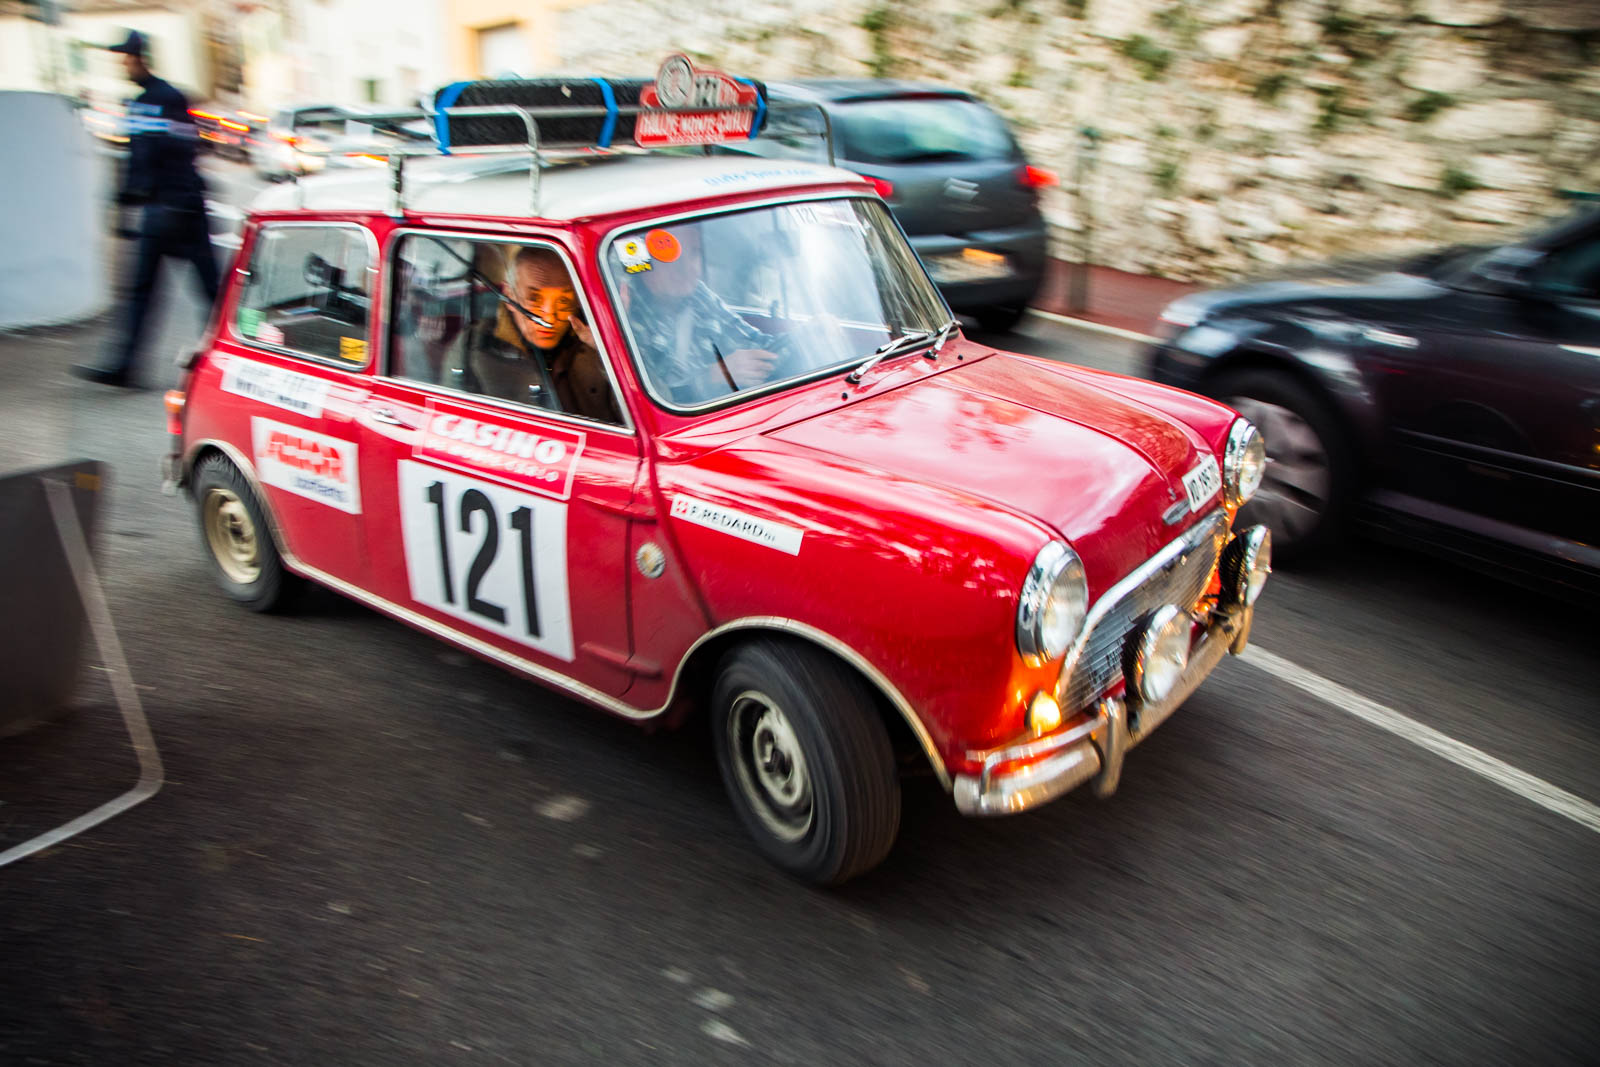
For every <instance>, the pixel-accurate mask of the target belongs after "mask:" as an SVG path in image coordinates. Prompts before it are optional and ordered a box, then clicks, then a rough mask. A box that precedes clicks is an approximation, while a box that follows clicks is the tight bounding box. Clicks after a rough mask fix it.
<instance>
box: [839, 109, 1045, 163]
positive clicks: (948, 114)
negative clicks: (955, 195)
mask: <svg viewBox="0 0 1600 1067" xmlns="http://www.w3.org/2000/svg"><path fill="white" fill-rule="evenodd" d="M833 124H834V128H835V130H836V131H837V135H838V140H839V148H840V152H841V153H842V154H843V156H844V158H845V159H847V160H853V161H855V162H857V163H888V164H894V163H935V162H938V161H940V160H953V159H983V160H989V159H1013V158H1016V156H1017V155H1018V152H1017V144H1016V141H1015V140H1013V139H1012V137H1011V132H1010V131H1009V130H1007V129H1006V125H1005V123H1004V122H1003V121H1002V120H1001V118H1000V116H999V115H996V114H995V113H994V112H993V111H990V110H989V109H988V108H987V107H984V106H983V105H982V104H980V103H978V102H976V101H974V100H962V99H959V98H956V97H909V98H901V99H890V100H858V101H855V102H853V103H847V104H840V105H839V106H838V108H837V110H836V111H835V112H834V113H833Z"/></svg>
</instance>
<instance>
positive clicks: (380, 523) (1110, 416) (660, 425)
mask: <svg viewBox="0 0 1600 1067" xmlns="http://www.w3.org/2000/svg"><path fill="white" fill-rule="evenodd" d="M552 101H553V103H552ZM437 104H438V107H437V122H438V128H439V141H440V144H441V146H442V147H443V148H446V149H448V150H449V151H450V152H451V153H453V154H454V155H455V156H456V157H457V158H429V159H415V158H412V159H408V158H406V157H404V156H398V155H397V156H395V157H393V158H392V160H391V168H390V171H389V172H388V173H387V174H385V173H383V172H368V173H362V172H351V173H347V174H341V175H325V176H322V177H319V178H313V179H309V180H306V181H304V182H302V183H300V184H299V185H298V186H296V187H281V188H279V189H275V190H272V191H270V192H268V193H267V194H266V195H265V197H264V199H263V200H262V201H261V202H260V203H258V204H257V205H256V208H255V210H254V211H253V212H252V213H251V215H250V217H249V219H248V222H247V225H246V227H245V231H244V236H243V244H242V247H241V250H240V252H239V257H238V261H237V266H236V268H235V270H234V271H233V272H232V274H231V276H230V278H229V280H228V284H227V286H226V290H225V293H224V295H223V297H222V300H221V305H220V308H219V311H218V314H217V319H216V322H215V324H214V326H213V332H212V334H211V335H210V336H208V338H207V340H206V343H205V344H204V345H203V346H202V348H201V349H200V350H199V352H198V353H197V354H196V355H195V356H193V357H192V358H191V359H190V360H188V370H187V375H186V378H185V380H184V383H183V388H182V390H181V391H178V390H175V391H174V392H173V393H171V394H169V396H168V411H169V429H170V431H171V432H172V433H173V435H174V438H173V440H174V447H173V451H172V455H171V457H170V460H169V475H170V477H171V480H172V481H173V482H175V483H177V484H181V485H183V486H185V487H186V488H187V490H188V492H189V494H190V495H191V496H192V498H193V500H194V501H195V505H196V508H197V512H198V516H199V522H200V529H201V533H202V538H203V541H204V544H205V545H206V546H207V548H208V550H209V552H210V553H211V555H212V556H213V557H214V559H215V563H216V567H217V572H218V575H219V579H220V581H221V584H222V587H223V588H224V589H225V590H226V591H227V592H228V594H229V595H230V596H232V597H234V598H235V599H237V600H239V601H240V602H242V603H244V604H246V605H247V606H250V607H252V608H256V609H267V608H271V607H275V606H279V605H281V604H282V603H283V602H284V598H285V595H286V594H287V593H289V592H290V591H291V590H292V588H293V587H294V585H295V584H296V583H298V582H300V581H303V580H306V579H309V580H311V581H315V582H319V583H321V584H323V585H326V586H329V587H331V588H333V589H335V590H338V591H339V592H341V593H343V594H345V595H347V596H349V597H352V598H354V599H356V600H359V601H361V602H363V603H366V604H369V605H371V606H373V607H374V608H376V609H378V610H380V611H382V612H385V613H387V614H389V615H391V616H393V617H394V618H397V619H400V620H401V621H403V622H406V623H408V624H409V625H411V626H413V627H415V628H417V629H419V630H422V631H425V632H427V633H431V634H434V635H437V636H438V637H440V638H442V639H444V640H446V641H448V642H451V643H452V644H454V645H457V646H459V647H461V648H463V649H466V650H468V651H470V652H472V653H474V654H476V655H478V656H481V657H483V658H485V659H489V660H492V661H495V662H498V663H500V664H502V665H504V666H506V667H508V668H510V669H511V670H513V671H516V672H518V673H520V674H523V675H525V676H527V677H529V678H531V679H534V680H536V681H539V682H542V683H544V684H545V685H547V686H550V687H552V688H554V689H556V690H558V691H560V692H562V693H566V694H568V695H570V696H573V697H576V698H578V699H581V700H583V701H586V702H588V703H590V704H592V705H595V706H597V707H600V708H602V709H605V710H607V711H610V712H613V713H615V714H618V715H621V716H624V717H627V718H630V719H637V720H659V721H661V722H664V723H669V724H671V723H676V722H679V721H681V720H683V719H684V718H685V717H686V716H687V715H689V714H691V713H694V712H700V713H703V714H706V715H708V716H710V719H711V723H712V730H711V733H712V736H713V738H714V740H715V745H716V749H717V756H718V762H719V765H720V768H721V771H722V774H723V777H724V779H725V781H726V784H727V789H728V793H729V795H730V797H731V798H732V801H733V804H734V806H735V808H736V810H737V812H738V814H739V816H740V818H741V820H742V822H743V823H744V825H745V826H746V827H747V829H748V830H749V832H750V833H751V835H752V836H753V838H754V839H755V841H756V842H757V844H758V845H759V846H760V848H761V849H762V851H763V852H765V853H766V854H767V855H768V856H769V857H770V858H771V859H772V860H774V861H775V862H776V863H777V864H779V865H780V866H782V867H783V868H785V869H786V870H788V871H790V872H792V873H794V874H795V875H797V876H799V877H801V878H803V879H806V880H809V881H813V882H817V883H825V884H832V883H838V882H842V881H844V880H845V879H848V878H850V877H852V876H854V875H857V874H859V873H861V872H863V871H865V870H867V869H869V868H871V867H872V866H874V865H875V864H877V863H878V862H879V861H880V860H881V859H882V858H883V857H884V856H885V855H886V854H887V853H888V851H889V849H890V847H891V845H892V843H893V841H894V838H895V835H896V832H897V829H898V823H899V815H900V777H901V775H902V774H903V773H907V772H908V771H910V770H912V769H915V768H916V767H919V766H921V765H925V766H926V767H927V768H929V769H931V771H932V773H933V774H934V775H935V776H936V777H937V778H938V780H939V781H940V782H941V783H942V784H943V786H944V787H945V788H946V789H947V790H948V791H949V792H950V793H951V795H952V796H953V798H954V801H955V805H956V807H957V809H958V810H959V811H961V812H963V813H965V814H969V815H996V814H1005V813H1012V812H1021V811H1025V810H1027V809H1030V808H1033V807H1036V806H1038V805H1040V804H1042V803H1044V802H1046V801H1048V800H1050V799H1052V798H1054V797H1056V796H1059V795H1060V794H1062V793H1064V792H1066V791H1067V790H1070V789H1073V788H1075V787H1077V786H1080V785H1091V786H1092V787H1093V788H1094V789H1095V791H1096V792H1098V793H1100V794H1102V795H1104V794H1108V793H1110V792H1111V791H1112V790H1113V789H1114V788H1115V787H1116V785H1117V782H1118V779H1119V776H1120V774H1121V772H1122V765H1123V761H1124V756H1125V754H1126V752H1127V750H1128V749H1129V748H1130V747H1131V746H1133V745H1135V744H1137V743H1138V742H1140V741H1141V740H1143V739H1144V738H1145V737H1147V736H1149V734H1150V733H1151V731H1152V730H1154V729H1155V728H1156V727H1157V726H1158V725H1159V724H1160V723H1161V722H1162V721H1163V720H1164V719H1165V718H1166V717H1167V716H1168V715H1169V714H1170V713H1171V712H1172V711H1173V710H1174V709H1175V708H1176V707H1177V706H1178V705H1180V704H1181V703H1182V702H1183V701H1184V700H1185V698H1187V697H1188V695H1189V694H1190V693H1191V692H1192V691H1193V690H1194V689H1195V687H1196V686H1197V685H1199V684H1200V682H1201V681H1202V680H1203V679H1204V678H1205V677H1206V675H1207V674H1208V673H1209V672H1210V671H1211V670H1212V668H1213V667H1214V666H1215V664H1216V663H1217V662H1218V660H1219V659H1220V658H1221V657H1222V656H1223V655H1224V654H1225V653H1226V652H1228V651H1230V650H1232V651H1234V652H1237V651H1239V650H1241V649H1242V648H1243V647H1244V644H1245V642H1246V640H1247V639H1248V636H1249V631H1250V620H1251V614H1252V605H1253V604H1254V602H1255V599H1256V597H1257V595H1258V594H1259V593H1260V591H1261V587H1262V584H1263V583H1264V581H1265V579H1266V576H1267V572H1268V570H1269V569H1270V568H1269V543H1268V537H1267V532H1266V530H1265V529H1264V528H1262V527H1255V528H1251V529H1244V530H1241V529H1235V528H1234V526H1233V519H1234V516H1235V514H1236V512H1237V510H1238V508H1239V506H1240V504H1241V503H1242V502H1244V501H1245V500H1247V499H1248V498H1249V497H1250V495H1251V494H1252V493H1253V492H1254V491H1255V488H1256V486H1257V485H1258V484H1259V482H1260V480H1261V476H1262V466H1263V463H1264V456H1263V447H1262V442H1261V439H1260V437H1259V435H1258V434H1257V433H1256V431H1255V429H1254V428H1253V427H1252V426H1251V425H1250V424H1249V423H1248V422H1247V421H1246V420H1244V419H1241V418H1239V417H1238V416H1237V415H1236V414H1235V413H1234V412H1233V411H1231V410H1230V409H1228V408H1227V407H1225V406H1223V405H1222V404H1219V403H1216V402H1214V401H1211V400H1207V399H1204V398H1202V397H1199V396H1195V395H1193V394H1190V393H1186V392H1182V391H1179V390H1174V389H1170V388H1166V387H1163V386H1159V385H1154V384H1151V383H1149V382H1143V381H1138V380H1134V379H1130V378H1125V377H1120V376H1117V375H1111V374H1104V373H1099V372H1096V371H1091V370H1085V369H1081V368H1077V367H1071V366H1066V365H1062V364H1058V363H1054V362H1050V361H1046V360H1042V359H1034V358H1029V357H1026V356H1021V355H1016V354H1012V353H1008V352H1002V351H998V350H996V349H994V348H991V347H988V346H986V345H981V344H977V343H974V342H973V341H971V340H969V339H967V338H966V337H965V336H964V335H963V334H962V332H961V331H960V329H959V328H958V326H957V324H956V323H955V321H954V320H953V319H952V318H951V316H950V312H949V309H948V307H947V306H946V304H945V302H944V300H943V299H942V298H941V297H940V295H939V293H938V290H937V289H936V288H935V287H934V286H933V284H932V283H931V282H930V280H929V278H928V276H927V273H926V272H925V271H924V270H923V268H922V266H921V264H920V263H919V262H918V260H917V258H916V256H915V255H914V253H912V251H911V250H910V248H909V246H908V245H907V243H906V240H905V238H904V236H903V234H902V233H901V231H900V230H899V229H898V227H897V226H896V224H895V222H894V221H893V219H892V217H891V216H890V214H889V212H888V211H887V209H886V208H885V206H884V205H883V203H882V201H881V200H880V199H879V198H878V197H877V196H876V194H875V193H874V192H873V191H872V188H871V186H870V185H868V184H867V183H865V182H863V181H862V180H861V179H860V178H859V177H857V176H856V175H853V174H851V173H848V172H846V171H842V170H836V169H833V168H831V167H827V166H820V165H814V164H799V163H791V162H787V161H769V160H753V159H745V158H738V157H729V156H719V157H706V156H699V157H697V156H693V155H687V156H673V155H671V154H662V153H656V154H653V155H644V154H638V153H628V152H621V151H610V152H599V151H595V150H594V149H595V148H597V147H599V148H610V147H611V146H613V145H614V144H621V143H623V142H624V141H627V140H630V139H634V140H638V141H644V142H648V143H650V144H652V145H660V144H669V145H670V144H681V143H687V142H703V141H705V140H708V139H726V138H728V137H738V136H753V135H755V133H757V132H759V128H760V125H761V122H762V114H763V109H764V108H765V107H766V101H765V98H764V96H763V93H762V89H761V87H760V86H759V85H757V84H755V83H751V82H745V81H741V80H738V79H732V78H727V77H726V76H724V75H720V74H718V73H716V72H711V71H705V70H700V69H696V68H694V67H693V65H692V64H690V63H689V62H688V61H687V60H684V59H683V58H682V57H673V58H671V59H669V60H668V62H667V64H665V65H664V67H663V70H662V73H661V75H660V76H659V77H658V79H656V80H655V81H654V82H646V81H638V82H619V81H613V82H600V81H596V80H592V79H575V80H571V81H568V82H561V81H557V80H542V81H527V82H494V83H473V84H469V85H461V86H452V87H450V88H449V89H446V90H444V91H442V92H441V94H440V96H439V97H438V100H437ZM708 113H711V114H714V115H717V116H719V117H717V118H716V119H715V121H711V120H708V119H707V118H706V115H707V114H708ZM730 116H731V117H730ZM402 118H405V119H407V120H411V119H414V116H402ZM645 118H648V119H649V122H648V123H646V122H645V121H644V120H645ZM736 120H737V121H736ZM363 121H366V122H369V123H377V124H381V123H382V122H383V121H384V120H383V118H382V117H373V116H364V118H363ZM530 132H533V134H534V135H533V136H530ZM508 145H514V146H515V147H516V148H517V149H518V153H520V154H512V153H511V152H510V151H509V150H508V149H507V148H506V146H508ZM564 146H565V147H568V148H581V149H583V151H581V152H579V151H574V152H568V153H565V156H566V158H564V159H559V160H557V159H553V158H552V156H562V155H563V147H564ZM464 152H465V153H469V154H468V155H462V153H464ZM530 154H531V155H532V157H533V158H532V159H529V158H528V157H529V155H530Z"/></svg>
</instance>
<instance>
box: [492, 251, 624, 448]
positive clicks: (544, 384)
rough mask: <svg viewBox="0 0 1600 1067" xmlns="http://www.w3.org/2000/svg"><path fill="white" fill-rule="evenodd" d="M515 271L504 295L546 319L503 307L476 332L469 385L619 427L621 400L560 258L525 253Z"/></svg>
mask: <svg viewBox="0 0 1600 1067" xmlns="http://www.w3.org/2000/svg"><path fill="white" fill-rule="evenodd" d="M510 268H511V269H510V271H509V273H510V275H511V277H510V278H509V279H508V281H507V283H506V285H505V294H506V296H508V297H509V298H510V299H512V300H514V301H515V302H516V303H517V304H519V305H521V307H522V308H525V309H526V310H527V311H529V312H532V313H533V314H534V315H536V316H538V319H539V320H540V321H535V320H534V319H532V318H530V317H529V316H528V315H525V314H523V313H522V312H521V311H517V310H515V309H513V308H511V307H509V306H507V305H505V304H502V305H501V306H500V309H499V311H498V313H497V314H496V315H495V316H494V317H493V318H490V319H487V320H485V321H484V322H483V323H482V324H481V325H480V326H479V327H478V328H477V330H476V331H475V333H474V336H473V339H472V343H471V344H470V345H469V347H468V352H467V358H466V367H465V372H464V374H463V378H464V381H463V386H464V387H465V388H466V389H467V390H469V391H471V392H475V393H481V394H483V395H485V396H494V397H499V398H501V399H502V400H516V401H519V402H521V403H525V404H534V405H536V406H539V407H545V408H551V409H553V410H556V411H565V412H568V413H570V414H574V415H582V416H583V417H585V418H590V419H595V420H598V421H600V422H609V423H613V424H619V423H621V422H622V414H621V412H620V411H619V409H618V408H617V400H616V395H615V394H614V393H613V392H612V391H611V382H610V380H609V379H608V378H607V377H606V372H605V366H604V365H603V364H602V363H601V361H600V354H599V353H598V352H597V351H595V348H594V345H593V344H592V340H593V338H592V335H591V334H590V333H589V331H588V328H587V324H585V323H583V321H582V319H581V317H579V316H580V314H581V310H580V305H579V303H578V293H577V290H576V289H575V288H574V287H573V284H572V276H571V275H570V274H568V273H567V267H566V264H565V263H563V262H562V260H561V257H560V255H558V254H557V253H556V252H555V251H554V250H553V249H549V248H540V247H526V248H521V249H519V250H517V252H516V253H515V255H513V256H512V257H511V263H510ZM575 327H576V328H575ZM580 330H581V333H580Z"/></svg>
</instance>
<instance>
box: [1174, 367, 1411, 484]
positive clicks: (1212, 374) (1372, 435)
mask: <svg viewBox="0 0 1600 1067" xmlns="http://www.w3.org/2000/svg"><path fill="white" fill-rule="evenodd" d="M1252 371H1259V372H1266V373H1273V374H1283V375H1286V376H1287V377H1289V378H1292V379H1293V380H1294V381H1296V382H1299V383H1300V384H1301V385H1302V386H1304V387H1305V388H1306V389H1307V390H1309V391H1310V393H1311V395H1312V396H1314V397H1315V398H1316V399H1317V400H1318V401H1320V402H1321V403H1322V404H1323V406H1324V407H1326V408H1327V411H1328V414H1329V415H1330V416H1332V417H1333V419H1334V421H1335V422H1336V423H1337V424H1338V426H1339V428H1340V429H1341V430H1343V431H1344V434H1345V439H1346V441H1348V442H1349V445H1350V449H1351V452H1352V453H1353V455H1354V456H1355V459H1356V462H1357V467H1358V476H1359V477H1360V479H1361V480H1362V481H1363V482H1364V481H1365V480H1366V479H1367V476H1368V474H1369V472H1370V471H1371V470H1372V469H1373V467H1374V464H1375V463H1376V460H1377V454H1378V450H1379V447H1380V443H1381V435H1382V431H1381V429H1380V423H1379V418H1378V413H1377V410H1376V407H1375V404H1374V402H1373V400H1372V397H1371V394H1370V393H1369V392H1368V391H1367V389H1366V387H1365V384H1364V380H1363V378H1362V377H1361V374H1360V369H1359V367H1358V365H1357V363H1356V361H1355V360H1353V359H1351V358H1350V357H1349V356H1348V355H1344V354H1341V355H1339V356H1338V357H1337V358H1336V359H1335V360H1332V361H1330V366H1329V367H1328V368H1326V369H1319V368H1314V367H1310V366H1307V365H1306V363H1305V361H1304V360H1303V359H1302V358H1301V357H1300V356H1299V355H1298V354H1297V353H1295V352H1294V351H1292V350H1288V349H1284V348H1281V347H1278V346H1273V345H1266V344H1259V343H1247V344H1243V345H1240V346H1239V347H1238V348H1235V349H1233V350H1232V351H1230V352H1228V353H1226V354H1225V355H1223V356H1220V357H1219V358H1217V359H1215V360H1212V361H1210V362H1209V363H1208V364H1207V366H1206V369H1205V371H1204V372H1203V373H1202V375H1201V377H1200V379H1199V381H1198V383H1197V391H1198V392H1201V393H1205V394H1206V395H1207V396H1215V394H1214V393H1213V392H1211V390H1210V387H1211V386H1212V385H1214V384H1215V383H1216V382H1217V381H1219V380H1220V379H1222V378H1224V377H1226V376H1227V375H1231V374H1244V373H1249V372H1252ZM1335 375H1337V376H1338V377H1339V378H1341V379H1344V381H1345V387H1344V388H1340V387H1338V386H1337V385H1336V384H1335V382H1334V381H1332V380H1331V379H1332V378H1333V377H1334V376H1335ZM1217 399H1221V398H1220V397H1217Z"/></svg>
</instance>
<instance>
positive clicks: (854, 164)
mask: <svg viewBox="0 0 1600 1067" xmlns="http://www.w3.org/2000/svg"><path fill="white" fill-rule="evenodd" d="M767 92H768V95H769V98H770V99H772V100H773V101H784V102H806V103H814V104H816V105H818V106H819V107H820V108H822V109H823V110H824V111H826V112H827V116H828V124H829V126H830V127H831V131H832V136H833V152H834V158H835V161H836V162H837V163H838V165H839V166H841V167H846V168H848V169H850V170H853V171H855V172H856V173H857V174H860V175H861V176H862V177H864V178H867V179H868V180H870V181H871V182H872V184H873V185H874V186H876V187H877V189H878V193H879V195H880V196H882V197H883V198H884V200H885V201H887V202H888V204H889V207H890V209H891V210H892V211H893V213H894V216H895V218H897V219H898V220H899V222H900V225H901V227H902V228H903V229H904V230H905V232H906V236H907V237H909V238H910V239H911V246H912V247H913V248H915V249H916V251H917V254H918V255H919V256H921V257H922V262H923V263H924V264H925V265H926V266H927V268H928V273H929V274H930V275H931V276H932V277H933V280H934V282H935V283H936V284H937V285H938V286H939V289H940V291H941V292H942V293H944V296H945V299H946V300H947V301H949V303H950V306H951V308H952V309H953V310H955V311H958V312H963V313H965V314H969V315H972V316H973V317H974V318H976V319H977V320H978V322H979V323H980V324H981V325H982V326H983V327H984V328H985V329H990V330H1008V329H1010V328H1011V327H1012V326H1013V325H1015V324H1016V322H1017V320H1018V319H1019V318H1021V317H1022V313H1023V311H1024V310H1026V308H1027V306H1028V301H1029V300H1031V299H1032V298H1033V295H1034V293H1035V292H1036V291H1037V290H1038V288H1039V283H1040V280H1041V279H1042V278H1043V276H1044V268H1045V248H1046V237H1047V235H1046V231H1045V222H1044V218H1043V216H1042V215H1040V213H1039V190H1040V189H1041V188H1044V187H1047V186H1050V185H1054V184H1055V183H1056V177H1055V175H1054V174H1052V173H1050V172H1049V171H1047V170H1043V169H1041V168H1039V167H1034V166H1030V165H1029V163H1028V160H1027V158H1026V157H1024V156H1023V154H1022V149H1021V148H1020V147H1018V145H1017V141H1016V138H1015V137H1013V136H1012V135H1011V131H1010V129H1009V128H1008V127H1007V126H1006V123H1005V120H1004V119H1002V118H1001V117H1000V116H999V115H997V114H996V113H995V112H994V111H993V110H991V109H990V108H989V107H988V106H987V105H985V104H984V103H983V102H982V101H980V100H978V99H977V98H976V97H974V96H973V95H972V94H971V93H966V92H962V91H961V90H959V89H948V88H944V87H942V86H936V85H922V84H917V83H912V82H899V81H883V80H872V79H836V80H812V81H794V82H769V83H768V84H767ZM820 132H821V129H820V121H817V122H816V123H815V124H814V125H813V123H812V122H811V121H810V120H808V118H807V115H806V113H804V112H793V111H786V112H774V113H773V114H771V115H770V116H769V118H768V125H767V129H766V132H765V133H764V135H763V136H762V137H760V138H757V139H756V140H754V141H751V142H749V144H748V146H745V145H740V146H738V148H737V149H733V148H731V147H728V146H723V147H722V148H719V149H718V151H739V152H746V153H749V154H752V155H761V156H767V157H779V158H804V159H808V160H817V159H819V158H826V152H825V149H824V147H823V145H822V143H821V141H820V139H819V137H818V134H819V133H820Z"/></svg>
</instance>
